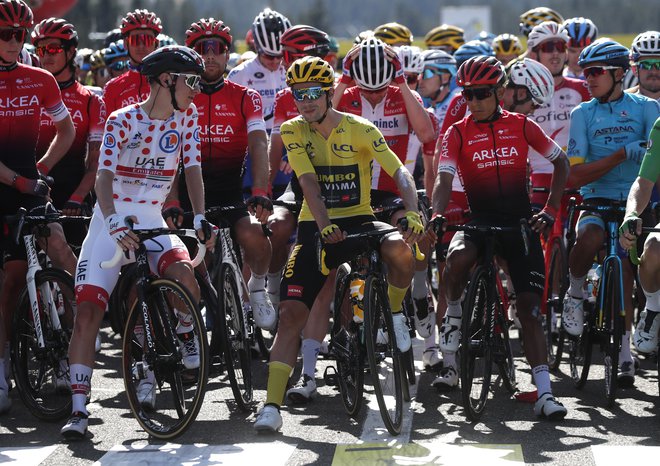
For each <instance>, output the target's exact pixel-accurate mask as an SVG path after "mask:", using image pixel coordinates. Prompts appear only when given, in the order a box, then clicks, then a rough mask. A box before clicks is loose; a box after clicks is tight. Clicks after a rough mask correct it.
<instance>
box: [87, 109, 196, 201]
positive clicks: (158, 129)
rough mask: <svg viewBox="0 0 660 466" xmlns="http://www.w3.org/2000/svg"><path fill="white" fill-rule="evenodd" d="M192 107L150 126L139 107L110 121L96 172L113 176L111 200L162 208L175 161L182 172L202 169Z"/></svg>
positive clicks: (175, 167)
mask: <svg viewBox="0 0 660 466" xmlns="http://www.w3.org/2000/svg"><path fill="white" fill-rule="evenodd" d="M197 117H198V115H197V109H196V108H195V106H194V104H191V106H190V107H189V108H188V109H187V110H185V111H175V112H174V113H173V114H172V116H171V117H169V118H168V119H167V120H154V119H151V118H149V117H148V115H147V114H146V113H145V112H143V111H142V109H141V108H140V106H139V105H131V106H130V107H126V108H122V109H120V110H117V111H116V112H113V113H112V114H110V116H109V117H108V121H107V122H106V126H105V133H104V134H103V145H102V146H101V155H100V157H99V170H110V171H111V172H112V173H113V174H114V182H113V184H112V191H113V198H114V199H115V200H118V201H123V202H132V203H137V204H150V205H162V204H163V203H164V202H165V198H166V196H167V194H168V193H169V192H170V189H171V188H172V180H173V179H174V176H175V175H176V172H177V168H178V166H179V161H180V160H183V166H184V168H189V167H193V166H196V165H200V164H201V162H202V158H201V156H200V153H199V151H200V148H201V145H200V140H199V127H198V126H197Z"/></svg>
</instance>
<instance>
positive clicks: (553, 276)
mask: <svg viewBox="0 0 660 466" xmlns="http://www.w3.org/2000/svg"><path fill="white" fill-rule="evenodd" d="M550 254H551V256H550V267H549V269H548V276H547V277H546V301H545V325H544V328H543V330H544V332H545V337H546V340H545V341H546V345H547V350H548V367H549V368H550V370H557V369H558V368H559V364H560V362H561V356H562V353H563V351H564V338H565V332H562V331H560V330H559V326H558V322H560V320H561V313H562V310H563V307H564V305H563V302H564V295H565V294H566V289H567V287H568V285H567V283H566V281H567V277H568V270H567V264H566V251H565V250H564V246H563V245H562V243H561V240H560V239H558V238H557V239H555V241H553V243H552V249H551V253H550Z"/></svg>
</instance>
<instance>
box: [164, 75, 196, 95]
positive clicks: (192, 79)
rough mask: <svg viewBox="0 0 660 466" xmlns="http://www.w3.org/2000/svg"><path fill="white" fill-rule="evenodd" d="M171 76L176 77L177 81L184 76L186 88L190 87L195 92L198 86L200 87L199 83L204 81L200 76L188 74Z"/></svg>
mask: <svg viewBox="0 0 660 466" xmlns="http://www.w3.org/2000/svg"><path fill="white" fill-rule="evenodd" d="M170 74H171V75H172V76H176V77H177V79H178V78H179V77H181V76H183V78H184V82H185V83H186V86H188V87H189V88H190V89H192V90H193V91H195V90H197V86H199V81H200V80H201V79H202V78H201V77H200V76H199V75H198V74H186V73H170Z"/></svg>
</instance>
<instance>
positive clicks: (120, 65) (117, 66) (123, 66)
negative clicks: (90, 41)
mask: <svg viewBox="0 0 660 466" xmlns="http://www.w3.org/2000/svg"><path fill="white" fill-rule="evenodd" d="M108 68H110V69H111V70H112V71H124V70H127V69H128V60H125V61H116V62H114V63H112V64H110V65H108Z"/></svg>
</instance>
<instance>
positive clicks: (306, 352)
mask: <svg viewBox="0 0 660 466" xmlns="http://www.w3.org/2000/svg"><path fill="white" fill-rule="evenodd" d="M320 349H321V342H320V341H316V340H314V339H313V338H305V339H304V340H303V342H302V358H303V370H302V372H303V374H305V375H307V376H308V377H311V378H312V379H313V378H314V373H315V371H316V360H317V359H318V357H319V350H320Z"/></svg>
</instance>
